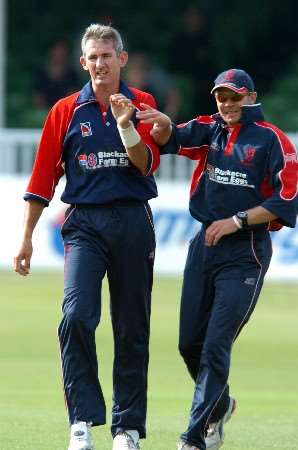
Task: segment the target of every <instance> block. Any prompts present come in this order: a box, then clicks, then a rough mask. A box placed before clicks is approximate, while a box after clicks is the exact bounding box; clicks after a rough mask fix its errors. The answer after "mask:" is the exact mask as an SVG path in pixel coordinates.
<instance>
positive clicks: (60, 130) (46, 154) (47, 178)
mask: <svg viewBox="0 0 298 450" xmlns="http://www.w3.org/2000/svg"><path fill="white" fill-rule="evenodd" d="M78 95H79V92H75V93H74V94H72V95H70V96H68V97H65V98H63V99H61V100H59V101H58V102H57V103H56V104H55V105H54V106H53V108H52V109H51V110H50V112H49V113H48V116H47V118H46V120H45V124H44V127H43V130H42V134H41V139H40V143H39V146H38V149H37V154H36V158H35V162H34V166H33V170H32V175H31V178H30V180H29V184H28V187H27V193H28V194H33V195H36V196H38V197H41V198H43V199H46V200H48V201H50V200H51V199H52V198H53V195H54V192H55V187H56V185H57V183H58V181H59V179H60V178H61V176H62V175H63V173H64V170H63V167H62V151H63V141H64V137H65V134H66V132H67V128H68V125H69V123H70V121H71V118H72V115H73V112H74V110H75V107H76V103H75V101H76V99H77V97H78Z"/></svg>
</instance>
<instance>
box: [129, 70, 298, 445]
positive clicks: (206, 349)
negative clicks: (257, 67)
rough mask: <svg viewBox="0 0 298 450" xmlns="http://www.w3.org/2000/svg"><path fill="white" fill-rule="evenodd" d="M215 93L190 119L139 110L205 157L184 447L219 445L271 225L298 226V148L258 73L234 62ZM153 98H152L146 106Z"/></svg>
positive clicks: (167, 147)
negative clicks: (267, 113) (263, 100)
mask: <svg viewBox="0 0 298 450" xmlns="http://www.w3.org/2000/svg"><path fill="white" fill-rule="evenodd" d="M211 94H212V95H213V96H214V99H215V102H216V105H217V109H218V112H217V113H216V114H214V115H212V116H198V117H196V118H194V119H192V120H190V121H189V122H187V123H184V124H181V125H174V124H171V121H170V119H169V117H167V116H166V115H164V114H162V113H161V112H159V111H156V110H155V109H154V108H152V107H150V106H146V111H141V112H138V113H137V117H138V118H139V119H140V120H141V122H142V123H144V124H154V127H153V130H152V133H153V136H154V138H155V140H156V142H157V143H158V144H159V145H163V146H164V147H163V148H162V149H161V153H162V154H165V153H172V154H177V155H182V156H186V157H188V158H191V159H193V160H196V161H197V167H196V169H195V171H194V174H193V178H192V183H191V192H190V212H191V214H192V216H193V217H194V218H195V219H197V220H198V221H199V222H200V223H201V224H202V227H201V230H200V231H199V232H198V234H197V235H196V236H195V237H194V239H193V240H192V242H191V243H190V246H189V252H188V256H187V261H186V265H185V271H184V281H183V289H182V298H181V311H180V336H179V350H180V352H181V355H182V357H183V359H184V361H185V363H186V366H187V369H188V371H189V373H190V375H191V376H192V378H193V380H194V382H195V391H194V396H193V401H192V407H191V413H190V418H189V424H188V428H187V430H186V431H185V432H184V433H182V435H181V441H180V443H179V446H178V449H179V450H205V449H206V448H207V449H208V450H217V449H218V448H219V447H220V446H221V445H222V444H223V438H224V434H223V425H224V423H225V422H227V420H229V418H230V417H231V414H232V413H233V411H234V409H235V400H234V399H233V398H231V397H230V396H229V387H228V384H227V383H228V376H229V368H230V357H231V350H232V345H233V342H234V341H235V339H236V337H237V336H238V335H239V333H240V331H241V329H242V327H243V326H244V325H245V324H246V323H247V321H248V320H249V318H250V316H251V314H252V312H253V310H254V307H255V305H256V303H257V299H258V297H259V294H260V291H261V287H262V284H263V280H264V276H265V273H266V271H267V269H268V266H269V263H270V258H271V254H272V248H271V240H270V234H269V231H270V230H272V231H274V230H279V229H280V228H281V227H282V226H287V227H295V224H296V214H297V209H296V207H297V177H298V175H297V172H298V164H297V154H296V149H295V147H294V145H293V144H292V143H291V142H290V141H289V139H288V138H287V137H286V136H285V134H284V133H283V132H282V131H281V130H280V129H279V128H277V127H276V126H275V125H272V124H271V123H268V122H266V121H265V119H264V116H263V112H262V108H261V105H260V104H259V103H257V104H256V98H257V93H256V91H255V86H254V82H253V80H252V78H251V77H250V75H248V74H247V73H246V72H245V71H243V70H240V69H230V70H227V71H225V72H223V73H221V74H219V75H218V77H217V78H216V80H215V84H214V86H213V88H212V91H211ZM143 106H144V105H143Z"/></svg>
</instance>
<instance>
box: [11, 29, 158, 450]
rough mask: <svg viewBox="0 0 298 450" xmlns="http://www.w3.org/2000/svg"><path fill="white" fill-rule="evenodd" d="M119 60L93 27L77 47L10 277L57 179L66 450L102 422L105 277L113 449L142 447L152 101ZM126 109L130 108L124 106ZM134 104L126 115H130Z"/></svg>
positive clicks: (111, 34) (25, 260) (88, 447)
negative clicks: (76, 86) (147, 111)
mask: <svg viewBox="0 0 298 450" xmlns="http://www.w3.org/2000/svg"><path fill="white" fill-rule="evenodd" d="M127 59H128V55H127V52H126V51H124V50H123V44H122V39H121V36H120V34H119V32H118V31H117V30H115V29H114V28H112V27H111V26H104V25H101V24H92V25H90V26H89V27H88V28H87V29H86V31H85V33H84V35H83V38H82V56H81V59H80V62H81V65H82V68H83V69H84V70H85V71H86V72H87V73H88V74H89V76H90V81H89V82H88V83H87V84H86V85H85V86H84V87H83V88H82V90H81V91H80V92H76V93H74V94H72V95H70V96H68V97H66V98H63V99H61V100H59V101H58V102H57V103H56V104H55V105H54V107H53V108H52V109H51V111H50V112H49V114H48V117H47V119H46V122H45V125H44V128H43V132H42V136H41V141H40V144H39V148H38V152H37V156H36V160H35V164H34V168H33V172H32V175H31V179H30V182H29V185H28V188H27V192H26V194H25V196H24V198H25V200H26V209H25V221H24V229H23V236H22V244H21V247H20V249H19V251H18V253H17V255H16V256H15V260H14V268H15V270H16V272H18V273H19V274H21V275H24V276H26V275H28V273H29V268H30V260H31V256H32V234H33V230H34V228H35V226H36V224H37V222H38V220H39V218H40V216H41V213H42V211H43V209H44V207H45V206H48V204H49V202H50V201H51V199H52V197H53V195H54V190H55V186H56V185H57V183H58V181H59V179H60V178H61V176H62V175H63V174H65V177H66V185H65V190H64V192H63V194H62V197H61V200H62V201H63V202H65V203H67V204H69V205H70V206H69V208H68V210H67V212H66V215H65V221H64V223H63V226H62V236H63V240H64V248H65V278H64V300H63V306H62V309H63V318H62V321H61V323H60V326H59V329H58V333H59V341H60V347H61V358H62V370H63V381H64V392H65V400H66V406H67V410H68V416H69V423H70V443H69V447H68V450H93V449H94V446H93V443H92V438H91V427H94V426H97V425H103V424H105V423H106V406H105V400H104V396H103V392H102V389H101V385H100V382H99V379H98V361H97V356H96V346H95V330H96V328H97V326H98V324H99V321H100V316H101V285H102V280H103V278H104V276H105V275H106V274H107V278H108V282H109V289H110V310H111V320H112V327H113V334H114V349H115V353H114V366H113V388H114V391H113V410H112V427H111V431H112V436H113V450H135V449H138V448H139V438H145V436H146V426H145V423H146V409H147V371H148V358H149V352H148V347H149V325H150V305H151V289H152V276H153V263H154V254H155V235H154V227H153V222H152V214H151V210H150V207H149V205H148V200H149V199H151V198H153V197H156V196H157V189H156V184H155V181H154V178H153V176H152V174H153V172H154V170H155V169H156V168H157V167H158V164H159V152H158V148H157V146H156V144H155V142H154V141H153V138H152V136H151V135H150V129H151V127H152V126H151V125H145V124H141V123H140V121H139V120H138V119H137V118H136V114H135V111H136V109H138V108H140V103H141V102H144V103H146V104H149V105H151V106H152V107H155V100H154V98H153V97H152V96H151V95H150V94H148V93H146V92H142V91H140V90H138V89H135V88H133V87H128V86H127V85H126V84H124V83H123V82H122V81H121V79H120V72H121V69H122V68H123V67H124V66H125V65H126V63H127ZM127 99H129V100H127ZM132 105H133V106H132Z"/></svg>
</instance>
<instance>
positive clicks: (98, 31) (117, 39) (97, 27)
mask: <svg viewBox="0 0 298 450" xmlns="http://www.w3.org/2000/svg"><path fill="white" fill-rule="evenodd" d="M89 39H105V40H109V41H112V42H113V46H114V49H115V50H116V53H117V55H119V54H120V53H121V52H122V51H123V42H122V38H121V36H120V33H119V32H118V31H117V30H116V29H115V28H113V27H111V26H110V25H102V24H100V23H92V24H91V25H89V27H87V28H86V31H85V33H84V34H83V37H82V41H81V47H82V52H83V55H85V48H86V42H87V41H88V40H89Z"/></svg>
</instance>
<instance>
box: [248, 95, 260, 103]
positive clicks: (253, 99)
mask: <svg viewBox="0 0 298 450" xmlns="http://www.w3.org/2000/svg"><path fill="white" fill-rule="evenodd" d="M257 96H258V94H257V93H256V92H251V93H250V94H249V97H248V98H249V104H250V105H253V104H254V103H256V100H257Z"/></svg>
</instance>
